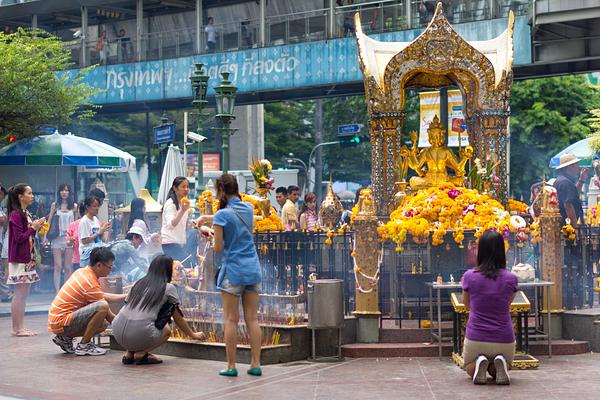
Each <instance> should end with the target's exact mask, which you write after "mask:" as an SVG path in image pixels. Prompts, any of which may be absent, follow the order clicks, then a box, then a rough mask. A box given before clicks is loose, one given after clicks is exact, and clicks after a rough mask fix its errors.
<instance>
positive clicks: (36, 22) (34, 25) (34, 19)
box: [31, 14, 38, 29]
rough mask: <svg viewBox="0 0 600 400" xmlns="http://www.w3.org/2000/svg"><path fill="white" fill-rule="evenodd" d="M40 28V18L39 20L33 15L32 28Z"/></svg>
mask: <svg viewBox="0 0 600 400" xmlns="http://www.w3.org/2000/svg"><path fill="white" fill-rule="evenodd" d="M37 27H38V18H37V14H33V15H32V16H31V28H32V29H37Z"/></svg>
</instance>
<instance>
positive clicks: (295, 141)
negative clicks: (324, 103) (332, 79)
mask: <svg viewBox="0 0 600 400" xmlns="http://www.w3.org/2000/svg"><path fill="white" fill-rule="evenodd" d="M314 109H315V105H314V102H313V101H286V102H280V103H268V104H265V115H264V118H265V157H267V158H268V159H269V160H271V162H272V163H273V164H274V165H275V166H277V165H282V164H283V159H284V158H285V157H287V156H288V155H289V153H294V157H296V158H300V159H301V160H303V161H305V162H306V161H308V155H309V154H310V150H311V149H312V147H313V146H314Z"/></svg>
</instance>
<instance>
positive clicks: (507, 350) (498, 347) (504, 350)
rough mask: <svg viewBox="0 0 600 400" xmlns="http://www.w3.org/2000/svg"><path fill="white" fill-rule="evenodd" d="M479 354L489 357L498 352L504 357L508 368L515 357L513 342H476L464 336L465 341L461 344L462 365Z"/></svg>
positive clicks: (473, 359)
mask: <svg viewBox="0 0 600 400" xmlns="http://www.w3.org/2000/svg"><path fill="white" fill-rule="evenodd" d="M480 354H483V355H484V356H486V357H488V358H491V359H493V358H494V357H496V356H497V355H498V354H502V355H503V356H504V358H505V359H506V364H507V365H508V368H509V369H510V365H511V364H512V361H513V358H515V342H512V343H494V342H478V341H477V340H469V339H467V338H465V342H464V344H463V360H464V365H465V366H466V365H467V364H471V363H472V362H474V361H475V360H476V359H477V357H478V356H479V355H480Z"/></svg>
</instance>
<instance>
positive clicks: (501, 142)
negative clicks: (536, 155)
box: [469, 110, 510, 205]
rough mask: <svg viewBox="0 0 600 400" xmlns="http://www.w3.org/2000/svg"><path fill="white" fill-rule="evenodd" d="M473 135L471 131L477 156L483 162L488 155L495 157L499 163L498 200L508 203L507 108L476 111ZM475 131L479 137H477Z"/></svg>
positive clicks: (508, 113)
mask: <svg viewBox="0 0 600 400" xmlns="http://www.w3.org/2000/svg"><path fill="white" fill-rule="evenodd" d="M474 114H475V115H474V118H473V119H472V121H473V125H474V127H473V133H474V134H473V135H471V132H470V131H469V143H470V144H471V146H473V151H474V154H475V156H474V157H475V158H479V159H480V160H481V161H482V162H483V163H484V162H485V161H486V160H487V159H488V157H492V156H493V157H495V160H496V161H497V162H498V165H497V166H496V169H495V171H494V172H495V175H496V176H497V177H498V178H499V179H500V182H499V188H498V190H497V195H498V196H497V197H498V200H499V201H500V202H501V203H502V204H504V205H506V204H507V202H508V195H509V193H508V183H509V182H508V163H509V159H508V132H507V127H508V118H509V116H510V112H509V111H507V110H482V111H477V112H475V113H474ZM475 132H478V133H479V135H477V136H479V137H477V138H475V137H474V136H476V134H475Z"/></svg>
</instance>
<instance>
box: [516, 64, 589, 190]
mask: <svg viewBox="0 0 600 400" xmlns="http://www.w3.org/2000/svg"><path fill="white" fill-rule="evenodd" d="M597 104H598V93H597V90H594V88H593V87H592V86H591V85H590V84H589V83H588V82H587V81H586V79H585V77H583V76H577V75H572V76H562V77H552V78H542V79H531V80H526V81H520V82H515V83H514V85H513V89H512V93H511V101H510V107H511V119H510V134H511V146H510V166H511V168H510V169H511V177H510V179H511V182H510V185H511V192H512V194H513V196H514V197H516V198H521V196H522V197H523V198H524V199H525V200H526V201H528V200H529V188H530V186H531V185H532V184H533V183H535V182H538V181H540V180H541V177H542V176H543V175H545V176H548V175H549V174H550V172H551V171H550V168H549V167H548V164H549V162H550V158H551V157H552V156H554V155H555V154H556V153H558V152H559V151H561V150H562V149H564V148H565V147H567V146H568V145H570V144H572V143H574V142H576V141H577V140H580V139H583V138H585V137H586V136H588V135H589V133H590V131H591V130H590V126H589V122H588V121H587V118H588V117H589V114H588V110H589V109H591V108H593V107H594V105H597Z"/></svg>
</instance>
